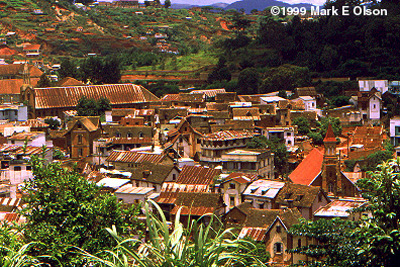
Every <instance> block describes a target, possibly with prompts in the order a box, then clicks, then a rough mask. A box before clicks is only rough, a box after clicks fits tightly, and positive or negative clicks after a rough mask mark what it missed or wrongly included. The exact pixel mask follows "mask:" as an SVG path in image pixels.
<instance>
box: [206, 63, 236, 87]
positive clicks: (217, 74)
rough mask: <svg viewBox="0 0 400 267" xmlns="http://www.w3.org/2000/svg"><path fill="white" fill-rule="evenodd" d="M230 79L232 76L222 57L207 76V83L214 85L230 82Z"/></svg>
mask: <svg viewBox="0 0 400 267" xmlns="http://www.w3.org/2000/svg"><path fill="white" fill-rule="evenodd" d="M231 77H232V75H231V73H230V71H229V69H228V67H227V66H226V59H225V58H224V57H220V58H219V60H218V64H217V66H216V67H215V68H214V69H213V71H212V72H211V73H210V74H209V75H208V78H207V81H208V83H214V82H217V81H230V80H231Z"/></svg>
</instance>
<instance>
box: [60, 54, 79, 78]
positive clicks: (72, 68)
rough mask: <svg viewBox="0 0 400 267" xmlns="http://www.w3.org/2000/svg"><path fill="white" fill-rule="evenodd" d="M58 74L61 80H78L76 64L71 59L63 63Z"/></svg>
mask: <svg viewBox="0 0 400 267" xmlns="http://www.w3.org/2000/svg"><path fill="white" fill-rule="evenodd" d="M58 74H59V76H60V78H65V77H72V78H77V77H78V71H77V68H76V64H75V62H73V61H71V60H70V59H69V58H66V59H64V60H63V61H61V66H60V69H59V70H58Z"/></svg>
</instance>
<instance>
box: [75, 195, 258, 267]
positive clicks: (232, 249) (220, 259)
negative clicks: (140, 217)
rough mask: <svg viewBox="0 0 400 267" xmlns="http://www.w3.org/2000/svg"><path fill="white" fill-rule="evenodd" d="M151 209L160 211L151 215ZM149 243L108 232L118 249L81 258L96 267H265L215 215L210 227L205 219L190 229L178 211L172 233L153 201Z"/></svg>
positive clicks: (252, 246) (250, 246)
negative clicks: (185, 225) (224, 227)
mask: <svg viewBox="0 0 400 267" xmlns="http://www.w3.org/2000/svg"><path fill="white" fill-rule="evenodd" d="M150 205H151V206H152V207H153V209H154V210H155V211H156V212H155V213H153V212H151V211H150ZM145 210H146V223H147V228H148V234H149V241H148V242H144V241H141V240H135V239H123V238H121V237H120V236H119V235H118V233H117V232H116V230H115V228H112V229H107V231H108V232H109V233H110V234H111V235H112V236H113V237H114V238H115V240H116V241H117V242H118V245H117V246H116V247H115V249H113V250H111V251H104V252H102V253H100V254H98V255H91V254H88V253H86V252H84V251H81V252H80V253H81V255H82V256H83V257H84V258H85V259H86V260H87V262H88V263H89V264H91V265H92V266H99V267H105V266H107V267H134V266H141V267H157V266H159V267H161V266H162V267H172V266H176V267H211V266H237V267H241V266H243V267H244V266H265V265H264V263H262V262H261V261H260V260H259V258H258V256H257V255H255V251H256V246H255V244H254V243H253V242H251V241H249V240H243V239H239V238H238V237H237V235H235V234H234V232H233V230H234V229H223V227H222V224H221V222H220V221H219V220H218V218H217V217H216V216H214V215H210V216H211V219H210V221H209V222H208V223H202V221H203V219H204V217H202V218H200V219H198V220H193V219H192V220H190V219H189V223H188V225H187V227H184V226H183V224H182V223H181V222H180V218H181V214H180V210H179V211H178V213H177V215H176V218H175V221H174V223H173V229H172V230H171V229H170V228H171V227H170V226H169V224H168V223H167V220H166V218H165V216H164V213H163V212H162V210H161V208H160V207H159V206H158V205H157V204H156V203H155V202H153V201H149V202H148V203H146V204H145Z"/></svg>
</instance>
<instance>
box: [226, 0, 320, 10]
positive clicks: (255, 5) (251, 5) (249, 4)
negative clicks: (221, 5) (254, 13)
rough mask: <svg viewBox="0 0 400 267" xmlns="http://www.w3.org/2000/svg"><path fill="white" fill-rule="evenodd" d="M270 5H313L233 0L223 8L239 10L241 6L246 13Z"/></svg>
mask: <svg viewBox="0 0 400 267" xmlns="http://www.w3.org/2000/svg"><path fill="white" fill-rule="evenodd" d="M270 6H282V7H299V8H300V7H305V8H306V9H311V6H313V5H312V4H306V3H302V4H295V5H291V4H288V3H285V2H281V1H276V0H242V1H237V2H234V3H232V4H230V5H228V6H227V7H225V9H236V10H239V9H241V8H243V9H244V10H245V11H246V13H250V11H251V10H253V9H257V10H259V11H262V10H264V9H266V8H267V7H270Z"/></svg>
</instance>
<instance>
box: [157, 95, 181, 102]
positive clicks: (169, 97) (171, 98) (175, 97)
mask: <svg viewBox="0 0 400 267" xmlns="http://www.w3.org/2000/svg"><path fill="white" fill-rule="evenodd" d="M179 99H180V96H179V94H167V95H165V96H164V97H163V98H161V99H160V100H161V101H178V100H179Z"/></svg>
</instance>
